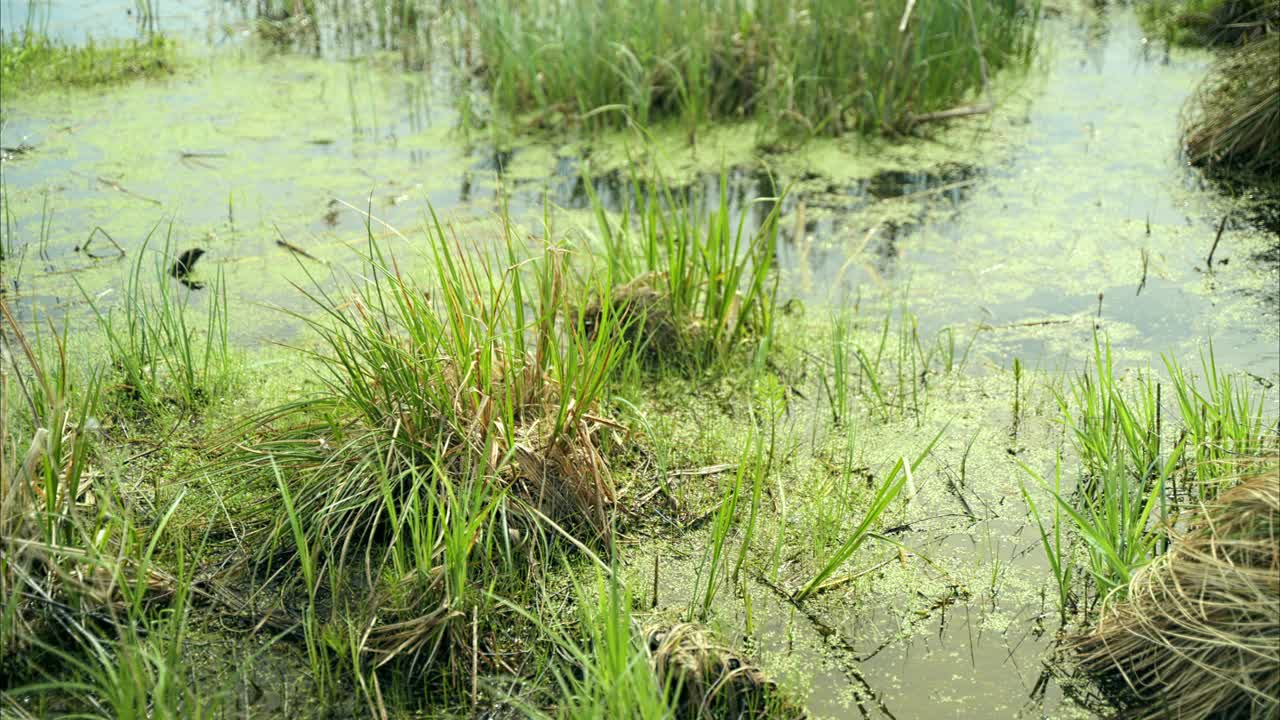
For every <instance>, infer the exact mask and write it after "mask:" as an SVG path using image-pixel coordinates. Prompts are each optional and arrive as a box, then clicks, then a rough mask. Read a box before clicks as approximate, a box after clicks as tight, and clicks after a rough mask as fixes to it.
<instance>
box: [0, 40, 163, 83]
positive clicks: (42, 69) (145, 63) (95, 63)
mask: <svg viewBox="0 0 1280 720" xmlns="http://www.w3.org/2000/svg"><path fill="white" fill-rule="evenodd" d="M175 66H176V53H175V46H174V43H173V41H172V40H169V39H167V38H165V37H164V36H163V35H156V34H153V35H150V36H148V37H147V38H146V39H144V40H130V41H128V42H121V43H111V44H104V45H99V44H96V43H94V42H93V41H92V40H91V41H89V42H88V43H87V44H86V45H84V46H78V47H77V46H71V45H65V44H62V43H58V42H55V41H53V40H51V39H49V38H48V37H46V36H44V35H42V34H40V33H37V32H30V31H29V32H24V33H22V34H17V33H15V34H13V35H10V36H9V37H8V38H4V37H2V36H0V74H3V75H4V79H5V81H4V83H3V84H2V85H0V87H3V91H2V92H3V93H4V95H5V96H6V97H11V96H15V95H25V94H31V93H35V92H39V91H43V90H48V89H52V88H56V87H77V88H92V87H101V86H105V85H115V84H119V83H122V82H127V81H129V80H134V79H137V78H154V77H162V76H165V75H170V74H172V73H173V72H174V68H175Z"/></svg>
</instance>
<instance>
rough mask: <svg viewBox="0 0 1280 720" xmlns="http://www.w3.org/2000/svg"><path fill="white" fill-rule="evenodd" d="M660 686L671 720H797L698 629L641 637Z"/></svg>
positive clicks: (754, 674)
mask: <svg viewBox="0 0 1280 720" xmlns="http://www.w3.org/2000/svg"><path fill="white" fill-rule="evenodd" d="M645 638H646V641H647V644H648V647H649V653H650V655H649V661H650V664H651V665H652V667H653V671H654V673H655V675H656V676H657V678H658V682H659V684H660V685H662V686H664V687H668V688H671V691H672V693H673V701H672V706H673V709H674V711H675V715H674V717H676V718H682V719H683V718H699V719H701V718H735V719H742V720H749V719H752V718H761V719H764V718H803V717H805V713H804V712H803V711H802V710H800V709H798V708H796V707H794V706H793V705H791V704H790V703H788V702H787V701H786V699H785V698H783V697H782V695H781V693H780V692H779V690H778V687H777V685H776V684H775V683H774V682H773V681H771V680H769V679H768V677H766V676H765V674H764V672H763V671H762V670H760V669H759V668H758V667H755V666H754V665H752V664H751V663H749V662H747V661H746V660H745V659H743V658H742V657H740V656H739V655H738V654H737V653H735V652H733V651H732V650H730V649H729V648H726V647H723V646H721V645H717V644H716V643H714V642H713V641H712V639H711V637H710V636H709V635H708V634H707V632H706V631H705V630H703V629H702V628H701V627H700V626H698V625H694V624H691V623H677V624H675V625H671V626H663V627H654V628H650V629H648V630H647V631H646V632H645Z"/></svg>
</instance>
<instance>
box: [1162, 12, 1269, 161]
mask: <svg viewBox="0 0 1280 720" xmlns="http://www.w3.org/2000/svg"><path fill="white" fill-rule="evenodd" d="M1274 5H1275V6H1277V7H1278V8H1280V3H1274ZM1278 64H1280V28H1270V29H1269V30H1268V31H1267V32H1265V33H1263V34H1262V35H1261V37H1260V38H1259V39H1257V40H1254V41H1252V42H1250V43H1248V44H1247V45H1244V46H1243V47H1241V48H1239V49H1238V50H1235V51H1232V52H1230V53H1229V54H1227V55H1224V56H1223V58H1222V59H1221V60H1219V61H1218V63H1217V64H1216V65H1215V66H1214V68H1213V70H1212V71H1211V72H1210V74H1209V77H1208V78H1207V79H1206V80H1205V82H1204V83H1203V84H1202V85H1201V87H1200V89H1199V91H1198V92H1197V93H1196V95H1195V96H1194V97H1193V98H1192V101H1191V105H1190V109H1189V114H1188V117H1187V119H1186V121H1185V122H1184V124H1185V128H1186V129H1185V131H1184V139H1185V143H1186V149H1187V159H1188V160H1189V161H1190V162H1191V163H1192V164H1193V165H1203V166H1206V167H1210V168H1214V167H1222V168H1232V169H1239V170H1243V171H1246V172H1249V173H1255V174H1258V175H1260V176H1265V175H1268V174H1274V173H1276V172H1280V72H1278V71H1277V67H1278Z"/></svg>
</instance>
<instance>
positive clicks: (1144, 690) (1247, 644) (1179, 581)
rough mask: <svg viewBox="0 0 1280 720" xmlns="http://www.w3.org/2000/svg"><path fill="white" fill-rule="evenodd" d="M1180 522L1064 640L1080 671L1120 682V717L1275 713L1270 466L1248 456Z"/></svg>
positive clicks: (1278, 707)
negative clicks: (1085, 624) (1246, 463)
mask: <svg viewBox="0 0 1280 720" xmlns="http://www.w3.org/2000/svg"><path fill="white" fill-rule="evenodd" d="M1237 465H1239V464H1237ZM1183 525H1184V526H1185V527H1186V528H1187V530H1186V532H1185V533H1183V534H1181V535H1180V536H1179V537H1177V538H1176V539H1175V541H1174V542H1173V543H1172V545H1171V546H1170V549H1169V551H1168V552H1167V553H1165V554H1163V555H1161V556H1160V557H1159V558H1157V559H1156V560H1155V561H1154V562H1152V563H1151V564H1149V565H1147V566H1145V567H1143V568H1142V569H1141V570H1139V571H1138V572H1137V573H1135V574H1134V577H1133V578H1132V579H1131V581H1130V582H1129V585H1128V587H1127V591H1126V596H1127V600H1126V601H1124V602H1120V603H1116V604H1114V605H1112V606H1111V607H1109V608H1107V611H1106V612H1105V613H1104V614H1103V616H1102V617H1101V619H1100V621H1099V623H1098V625H1097V627H1096V628H1094V629H1092V630H1091V631H1089V632H1087V633H1084V634H1082V635H1080V636H1079V637H1077V638H1075V639H1074V640H1073V643H1072V645H1073V647H1074V649H1075V651H1076V652H1077V654H1078V655H1079V657H1080V660H1081V662H1082V664H1083V665H1084V667H1085V668H1086V669H1087V670H1089V671H1090V672H1091V673H1093V674H1094V675H1095V676H1099V677H1102V678H1104V679H1105V680H1108V681H1110V682H1111V684H1113V685H1115V686H1117V687H1118V688H1123V692H1121V693H1119V695H1120V696H1121V698H1122V703H1121V706H1122V708H1123V709H1124V713H1123V714H1124V716H1125V717H1134V718H1158V717H1170V716H1172V717H1180V718H1209V717H1274V716H1275V715H1276V713H1277V712H1280V645H1277V643H1276V632H1275V629H1276V617H1277V616H1280V467H1278V466H1277V465H1276V463H1275V461H1274V460H1261V461H1259V462H1257V463H1256V464H1252V466H1251V467H1248V468H1246V470H1245V472H1244V473H1243V475H1242V476H1241V477H1240V478H1238V482H1237V483H1236V484H1235V486H1234V487H1233V488H1231V489H1230V490H1227V491H1226V492H1224V493H1222V494H1221V495H1220V496H1218V497H1217V498H1216V499H1215V500H1213V501H1210V502H1208V503H1206V504H1205V505H1202V506H1199V507H1196V508H1194V509H1193V510H1192V511H1190V512H1189V513H1188V514H1187V516H1186V517H1185V518H1184V519H1183Z"/></svg>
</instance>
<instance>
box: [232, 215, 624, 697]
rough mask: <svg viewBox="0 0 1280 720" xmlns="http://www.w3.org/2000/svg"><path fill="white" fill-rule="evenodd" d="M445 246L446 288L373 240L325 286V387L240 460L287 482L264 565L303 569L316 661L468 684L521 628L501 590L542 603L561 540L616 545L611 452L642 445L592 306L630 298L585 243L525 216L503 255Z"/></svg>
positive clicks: (610, 324)
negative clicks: (348, 274)
mask: <svg viewBox="0 0 1280 720" xmlns="http://www.w3.org/2000/svg"><path fill="white" fill-rule="evenodd" d="M427 234H428V238H427V241H428V246H429V248H430V260H431V262H432V265H433V267H434V273H433V275H432V276H431V277H430V280H429V281H425V282H421V283H420V282H419V281H417V280H415V279H413V278H412V277H410V276H408V275H406V274H405V273H402V272H401V271H400V269H399V267H398V266H397V265H396V263H395V262H394V261H391V260H389V259H388V258H386V257H385V256H384V255H383V254H381V252H380V251H379V250H378V249H377V248H376V246H374V245H373V244H372V243H371V246H370V252H369V254H368V256H367V257H366V260H367V267H366V268H365V272H364V274H363V276H362V279H361V280H360V282H359V284H358V285H357V286H356V287H355V288H353V289H352V290H351V292H350V293H347V294H342V295H331V294H328V293H326V292H324V291H322V290H319V289H318V288H319V285H318V284H317V285H316V289H313V290H309V291H305V292H307V294H308V295H309V297H310V298H311V299H312V300H313V301H314V303H315V307H316V309H317V310H319V311H320V312H319V317H314V316H307V317H305V318H304V320H305V321H306V322H307V323H309V325H310V326H311V328H312V330H313V331H314V332H315V335H316V337H317V338H318V341H319V342H318V348H317V349H315V350H314V351H310V352H309V355H310V356H311V359H312V360H313V361H314V364H315V370H316V371H317V372H318V375H319V378H320V379H321V382H322V385H323V390H322V391H321V392H320V393H318V394H317V395H316V396H315V397H312V398H308V399H305V400H302V401H299V402H295V403H291V404H287V405H284V406H280V407H277V408H274V409H272V410H270V411H268V412H267V413H266V414H265V415H263V416H261V417H259V418H256V419H255V420H254V423H253V424H254V425H255V428H254V430H253V432H254V433H255V434H256V435H257V438H256V439H255V440H254V441H253V442H251V443H249V444H246V445H243V446H242V448H241V449H240V450H238V451H236V452H235V453H233V455H234V457H233V459H232V462H233V463H234V464H236V465H238V466H239V471H244V470H245V469H246V468H247V469H248V471H249V472H253V469H254V468H258V469H259V470H260V471H266V472H268V473H270V474H271V475H272V476H274V480H275V486H276V489H277V492H278V497H279V498H280V499H281V501H282V502H281V504H280V505H279V506H277V508H276V510H275V511H274V512H273V514H274V518H273V520H272V521H271V522H270V523H269V526H268V535H267V540H266V542H264V543H263V545H262V547H263V551H262V553H261V554H260V559H261V560H263V561H264V562H266V563H268V564H270V565H274V564H278V563H279V562H280V554H281V552H282V551H284V552H285V554H286V555H287V556H288V557H289V558H290V559H288V560H287V561H286V567H287V568H290V569H291V571H290V574H291V575H292V576H293V577H295V578H296V579H297V580H300V581H301V585H302V587H303V588H304V589H305V598H303V599H301V602H302V604H303V610H302V611H301V613H302V616H303V618H302V622H303V623H304V625H305V626H306V627H307V633H308V648H309V653H310V654H311V656H312V657H313V664H315V665H316V666H318V667H319V666H327V665H330V664H333V663H336V664H337V665H338V666H340V667H346V666H345V665H343V663H350V662H352V659H353V658H355V660H354V662H355V663H356V664H357V666H358V671H359V672H365V673H369V672H372V670H374V669H376V668H378V667H381V666H384V665H386V664H388V663H391V662H392V661H393V660H397V659H400V660H404V661H406V662H403V663H397V667H409V668H417V669H418V670H419V671H422V670H424V669H425V670H429V671H430V672H431V673H433V677H436V678H438V679H440V680H441V681H442V683H443V684H444V686H446V688H447V691H458V692H465V690H466V688H465V685H466V679H467V678H468V677H474V674H475V671H476V667H475V666H474V665H471V662H472V660H471V659H472V658H474V657H475V650H474V648H475V647H476V644H477V643H481V644H483V645H484V646H485V647H489V648H492V647H493V645H492V643H496V642H498V640H497V637H498V636H501V635H503V634H506V633H509V632H510V624H509V623H507V622H506V621H505V620H503V612H502V609H501V608H500V607H498V606H497V605H496V604H495V603H496V599H495V598H496V597H497V596H499V595H500V596H502V597H504V598H513V597H514V598H524V597H526V596H527V594H528V593H529V592H530V590H531V588H532V587H534V586H535V585H536V583H535V582H534V580H535V579H536V578H538V577H540V573H541V571H542V569H543V568H544V567H545V560H546V552H547V550H548V548H549V546H550V541H551V539H552V538H553V537H558V538H561V540H562V541H565V542H567V543H568V546H572V547H573V548H576V550H577V551H581V552H582V553H583V554H584V555H586V556H588V557H595V552H596V551H597V550H599V549H601V548H609V547H610V546H611V543H612V525H613V506H614V504H615V502H616V494H615V490H614V486H613V480H612V475H611V469H610V464H609V461H608V459H607V458H608V457H609V456H610V455H612V454H613V452H614V450H615V449H616V446H619V445H622V444H624V443H627V442H629V440H628V439H627V434H626V432H625V430H624V428H623V427H622V426H621V425H620V424H619V423H617V422H615V421H613V420H611V419H610V418H609V417H608V412H607V407H606V405H605V403H604V399H605V393H606V389H607V387H608V383H609V379H610V378H611V377H612V375H613V374H614V371H615V368H617V367H618V365H619V364H620V363H622V362H624V361H625V358H626V356H627V354H628V352H629V349H628V344H627V342H626V341H625V339H624V335H625V333H624V328H623V327H622V326H621V325H620V319H619V318H618V317H617V315H616V314H615V313H614V312H613V311H612V310H611V308H610V307H609V306H608V305H606V306H605V307H604V308H602V310H601V314H600V316H599V322H598V324H597V325H596V327H594V328H593V330H592V331H591V332H588V331H587V329H586V328H585V326H584V325H583V323H582V318H581V314H580V313H576V312H573V310H572V309H573V308H576V307H580V306H582V305H583V304H585V302H586V301H587V298H588V297H589V296H591V295H593V294H594V295H596V296H599V297H609V296H610V293H609V291H608V287H607V286H605V285H593V284H591V282H592V281H591V280H589V279H588V280H579V279H577V278H576V277H575V276H574V274H573V272H572V269H571V262H570V257H569V251H567V250H565V249H562V248H558V247H554V246H550V245H544V246H542V247H541V248H538V249H536V250H533V251H532V252H530V251H528V249H527V248H526V247H525V246H524V245H522V244H521V243H520V241H519V240H518V239H517V231H516V230H515V228H513V227H512V226H511V225H510V224H509V223H507V222H505V220H504V223H503V241H502V244H501V245H500V246H499V247H498V248H497V249H494V248H492V247H472V246H470V245H466V244H463V243H462V242H460V241H459V240H458V239H457V237H456V236H455V235H454V234H453V233H452V232H451V231H447V230H446V229H445V227H444V226H443V225H441V224H440V223H439V222H438V221H437V220H435V219H434V218H433V222H432V223H431V225H430V226H429V228H428V229H427ZM298 571H300V573H299V572H298ZM299 575H300V576H299ZM295 600H297V598H296V597H295ZM289 602H290V601H287V600H286V604H289ZM480 622H482V623H483V627H484V628H488V629H489V630H487V631H484V632H481V631H478V630H477V623H480ZM478 635H479V637H480V638H482V639H477V636H478ZM485 656H486V657H501V656H502V653H501V652H496V651H495V652H492V653H489V652H486V653H485ZM495 662H496V661H495ZM480 669H481V670H485V669H488V668H487V666H486V667H484V668H480ZM341 672H349V669H348V670H342V671H341ZM334 674H335V676H337V675H338V673H337V672H335V673H334ZM370 682H371V683H372V681H370ZM365 687H366V688H368V687H370V685H366V686H365ZM367 696H368V698H369V701H370V703H371V708H373V707H374V703H375V701H376V693H372V692H368V693H367Z"/></svg>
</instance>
